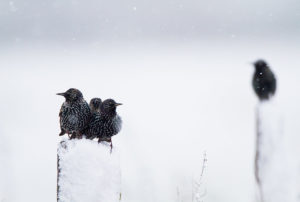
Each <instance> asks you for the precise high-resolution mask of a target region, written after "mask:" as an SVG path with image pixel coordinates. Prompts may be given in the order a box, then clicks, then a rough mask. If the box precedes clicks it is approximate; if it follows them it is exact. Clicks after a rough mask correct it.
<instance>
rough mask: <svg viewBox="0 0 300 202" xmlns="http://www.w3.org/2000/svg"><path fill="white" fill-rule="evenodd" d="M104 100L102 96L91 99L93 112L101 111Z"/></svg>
mask: <svg viewBox="0 0 300 202" xmlns="http://www.w3.org/2000/svg"><path fill="white" fill-rule="evenodd" d="M101 103H102V100H101V99H100V98H93V99H91V101H90V109H91V112H92V113H94V112H99V113H100V106H101Z"/></svg>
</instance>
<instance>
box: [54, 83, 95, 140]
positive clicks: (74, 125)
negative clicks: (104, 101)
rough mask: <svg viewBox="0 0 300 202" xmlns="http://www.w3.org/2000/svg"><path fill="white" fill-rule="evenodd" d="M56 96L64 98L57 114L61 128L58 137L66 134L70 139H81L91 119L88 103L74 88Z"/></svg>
mask: <svg viewBox="0 0 300 202" xmlns="http://www.w3.org/2000/svg"><path fill="white" fill-rule="evenodd" d="M57 95H61V96H64V97H65V99H66V101H65V102H64V103H63V104H62V106H61V109H60V112H59V117H60V128H61V132H60V134H59V136H62V135H64V134H65V133H67V134H68V135H69V136H70V135H71V137H70V138H71V139H72V138H75V137H77V138H81V136H82V132H83V131H84V130H85V129H86V128H87V127H88V123H89V121H90V117H91V110H90V107H89V105H88V103H87V102H86V101H85V100H84V99H83V95H82V93H81V92H80V91H79V90H77V89H75V88H70V89H69V90H67V91H66V92H64V93H57Z"/></svg>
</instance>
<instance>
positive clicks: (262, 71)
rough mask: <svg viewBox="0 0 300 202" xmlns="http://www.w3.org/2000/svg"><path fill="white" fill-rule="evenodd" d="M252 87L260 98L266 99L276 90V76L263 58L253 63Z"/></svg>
mask: <svg viewBox="0 0 300 202" xmlns="http://www.w3.org/2000/svg"><path fill="white" fill-rule="evenodd" d="M254 67H255V72H254V75H253V79H252V86H253V89H254V91H255V93H256V95H257V96H258V98H259V99H260V100H268V99H269V98H271V97H272V96H273V95H274V94H275V91H276V78H275V75H274V74H273V72H272V71H271V69H270V67H269V66H268V64H267V63H266V62H265V61H263V60H258V61H256V62H255V63H254Z"/></svg>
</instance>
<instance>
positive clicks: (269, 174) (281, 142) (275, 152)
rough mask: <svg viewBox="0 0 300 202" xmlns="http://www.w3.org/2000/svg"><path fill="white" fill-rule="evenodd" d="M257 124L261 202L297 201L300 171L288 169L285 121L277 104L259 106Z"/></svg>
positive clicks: (273, 101) (258, 174) (290, 167)
mask: <svg viewBox="0 0 300 202" xmlns="http://www.w3.org/2000/svg"><path fill="white" fill-rule="evenodd" d="M257 124H258V125H257V134H258V136H257V138H258V139H257V151H258V158H257V170H258V171H257V176H258V178H259V185H258V192H259V193H258V194H259V198H260V199H261V200H260V201H261V202H282V201H289V202H295V201H297V186H296V181H297V178H294V176H296V175H297V171H296V170H294V169H293V167H292V166H291V165H289V161H288V158H287V156H288V151H287V148H286V146H287V145H286V142H285V140H286V139H285V137H284V127H283V126H284V117H283V114H282V112H281V108H280V106H278V105H277V104H276V101H275V100H271V101H263V102H261V103H259V104H258V106H257ZM292 156H293V155H292Z"/></svg>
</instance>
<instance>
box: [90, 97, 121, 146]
mask: <svg viewBox="0 0 300 202" xmlns="http://www.w3.org/2000/svg"><path fill="white" fill-rule="evenodd" d="M118 105H120V104H119V103H116V102H115V101H114V100H112V99H107V100H105V101H103V102H102V104H101V106H100V112H95V113H93V115H92V117H91V121H90V124H89V127H88V129H87V132H86V137H87V138H89V139H94V138H98V142H101V141H108V142H110V141H111V137H112V136H114V135H116V134H118V133H119V132H120V130H121V127H122V119H121V117H120V116H119V115H118V114H117V112H116V107H117V106H118Z"/></svg>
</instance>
